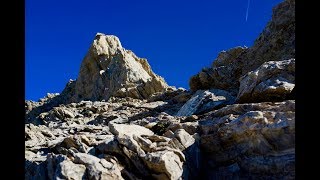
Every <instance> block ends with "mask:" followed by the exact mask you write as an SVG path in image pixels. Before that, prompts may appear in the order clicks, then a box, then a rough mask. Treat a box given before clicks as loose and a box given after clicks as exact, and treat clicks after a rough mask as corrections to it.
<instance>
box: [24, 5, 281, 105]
mask: <svg viewBox="0 0 320 180" xmlns="http://www.w3.org/2000/svg"><path fill="white" fill-rule="evenodd" d="M250 1H251V2H250V8H249V15H248V21H246V19H245V17H246V9H247V2H248V0H192V1H191V0H144V1H143V0H91V1H88V0H77V1H76V0H26V7H25V8H26V16H25V61H26V75H25V79H26V81H25V83H26V84H25V87H26V89H25V95H26V96H25V97H26V99H28V100H38V99H39V98H41V97H44V96H45V95H46V93H48V92H50V93H54V92H59V93H60V92H61V91H62V90H63V88H64V87H65V85H66V83H67V82H68V80H69V79H76V78H77V75H78V72H79V68H80V63H81V61H82V59H83V57H84V56H85V54H86V53H87V50H88V48H89V46H90V44H91V42H92V40H93V38H94V36H95V34H96V33H97V32H102V33H105V34H112V35H116V36H118V37H119V38H120V41H121V43H122V45H123V47H124V48H126V49H130V50H132V51H133V52H134V53H135V54H136V55H137V56H139V57H143V58H147V59H148V62H149V64H150V65H151V67H152V69H153V71H154V72H155V73H157V74H159V75H161V76H162V77H164V78H165V80H166V81H167V82H168V84H169V85H173V86H176V87H184V88H186V89H188V88H189V86H188V81H189V78H190V77H191V76H192V75H194V74H196V73H197V72H199V71H200V70H201V68H203V67H206V66H210V64H211V63H212V61H213V60H214V59H215V58H216V56H217V54H218V53H219V52H220V51H222V50H227V49H229V48H232V47H234V46H239V45H241V46H243V45H246V46H251V45H252V44H253V42H254V40H255V38H256V37H257V36H258V35H259V34H260V32H261V31H262V29H263V28H264V26H265V25H266V23H267V22H268V21H269V20H270V18H271V14H272V7H274V6H275V5H276V4H278V3H279V2H281V0H250Z"/></svg>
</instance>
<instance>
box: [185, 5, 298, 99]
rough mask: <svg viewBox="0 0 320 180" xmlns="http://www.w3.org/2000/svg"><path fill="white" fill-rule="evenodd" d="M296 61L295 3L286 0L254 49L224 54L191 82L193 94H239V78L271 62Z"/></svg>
mask: <svg viewBox="0 0 320 180" xmlns="http://www.w3.org/2000/svg"><path fill="white" fill-rule="evenodd" d="M290 58H295V1H294V0H286V1H284V2H282V3H280V4H279V5H277V6H276V7H275V8H274V9H273V14H272V19H271V21H270V22H269V23H268V24H267V26H266V27H265V28H264V30H263V32H262V33H261V34H260V35H259V37H258V38H257V39H256V40H255V42H254V45H253V46H252V47H250V48H247V47H236V48H232V49H230V50H228V51H222V52H221V53H220V54H219V55H218V57H217V58H216V59H215V60H214V61H213V64H212V66H211V67H209V68H204V69H203V70H201V71H200V72H199V73H198V74H196V75H194V76H192V77H191V78H190V80H189V86H190V89H191V90H192V91H196V90H199V89H210V88H216V89H223V90H227V91H230V92H231V93H233V95H236V94H237V93H238V89H239V78H240V77H241V76H243V75H245V74H246V73H248V72H249V71H253V70H255V69H256V68H258V67H259V66H260V65H262V64H263V63H264V62H267V61H282V60H287V59H290Z"/></svg>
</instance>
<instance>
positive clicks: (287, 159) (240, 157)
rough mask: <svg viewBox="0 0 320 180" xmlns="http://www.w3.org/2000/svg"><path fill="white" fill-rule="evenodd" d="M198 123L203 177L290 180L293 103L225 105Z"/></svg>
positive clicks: (292, 172) (293, 154)
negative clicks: (202, 156) (281, 179)
mask: <svg viewBox="0 0 320 180" xmlns="http://www.w3.org/2000/svg"><path fill="white" fill-rule="evenodd" d="M199 123H200V125H199V126H200V130H201V132H202V136H201V140H200V146H201V150H202V152H204V154H203V155H204V156H205V157H204V158H205V159H207V161H205V162H204V169H203V173H205V174H206V175H205V177H216V178H217V179H225V178H228V177H229V176H231V177H233V179H234V178H236V179H237V178H249V177H250V178H254V179H255V178H261V177H262V176H263V178H267V179H270V178H271V179H272V178H274V179H279V178H284V179H294V175H295V174H294V166H295V158H294V156H295V151H294V148H295V101H293V100H289V101H284V102H279V103H269V102H268V103H256V104H235V105H229V106H226V107H224V108H221V109H219V110H216V111H213V112H211V114H210V115H209V116H208V120H205V121H200V122H199Z"/></svg>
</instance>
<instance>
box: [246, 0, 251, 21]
mask: <svg viewBox="0 0 320 180" xmlns="http://www.w3.org/2000/svg"><path fill="white" fill-rule="evenodd" d="M249 6H250V0H248V7H247V13H246V22H247V21H248V14H249Z"/></svg>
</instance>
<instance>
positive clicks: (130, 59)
mask: <svg viewBox="0 0 320 180" xmlns="http://www.w3.org/2000/svg"><path fill="white" fill-rule="evenodd" d="M167 87H168V85H167V83H166V82H165V81H164V79H163V78H162V77H160V76H158V75H156V74H155V73H153V72H152V70H151V67H150V65H149V64H148V62H147V60H146V59H144V58H139V57H137V56H136V55H135V54H134V53H133V52H132V51H130V50H126V49H124V48H123V47H122V45H121V43H120V41H119V39H118V37H116V36H113V35H105V34H102V33H97V35H96V36H95V39H94V41H93V44H92V45H91V47H90V49H89V51H88V53H87V55H86V56H85V58H84V60H83V61H82V64H81V67H80V72H79V75H78V79H77V81H76V84H75V94H74V96H73V100H74V101H79V100H83V99H84V100H102V99H105V100H107V99H109V98H110V97H111V96H116V97H132V98H139V99H143V98H148V97H149V96H151V95H152V94H153V93H156V92H162V91H164V90H165V89H166V88H167Z"/></svg>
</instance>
